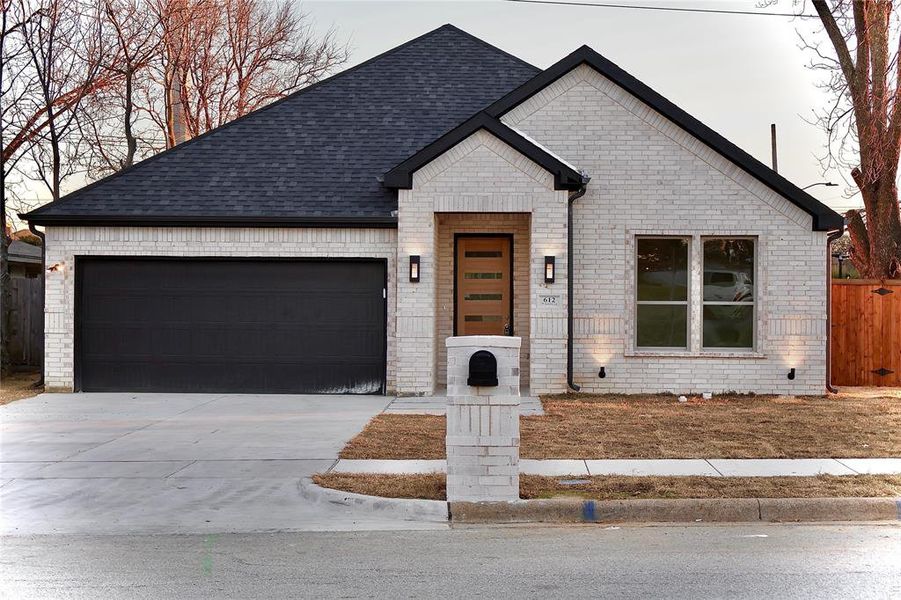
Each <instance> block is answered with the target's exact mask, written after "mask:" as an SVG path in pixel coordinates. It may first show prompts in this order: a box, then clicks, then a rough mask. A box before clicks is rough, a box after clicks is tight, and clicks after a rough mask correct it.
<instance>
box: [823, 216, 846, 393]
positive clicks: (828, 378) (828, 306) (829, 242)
mask: <svg viewBox="0 0 901 600" xmlns="http://www.w3.org/2000/svg"><path fill="white" fill-rule="evenodd" d="M844 233H845V226H844V224H842V226H841V227H840V228H838V229H837V230H836V231H833V232H832V233H830V234H829V235H827V236H826V390H827V391H829V392H830V393H833V394H836V393H838V388H837V387H835V386H833V385H832V242H834V241H835V240H837V239H838V238H840V237H842V235H843V234H844Z"/></svg>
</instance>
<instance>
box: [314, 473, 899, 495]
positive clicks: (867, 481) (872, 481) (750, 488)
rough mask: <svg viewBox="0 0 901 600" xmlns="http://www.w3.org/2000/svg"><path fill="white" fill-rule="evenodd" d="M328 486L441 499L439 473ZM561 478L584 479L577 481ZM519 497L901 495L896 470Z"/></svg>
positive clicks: (665, 482) (532, 484) (331, 480)
mask: <svg viewBox="0 0 901 600" xmlns="http://www.w3.org/2000/svg"><path fill="white" fill-rule="evenodd" d="M313 481H314V482H315V483H316V484H317V485H321V486H323V487H327V488H333V489H338V490H344V491H347V492H354V493H357V494H368V495H370V496H386V497H390V498H422V499H427V500H445V499H446V498H447V496H446V494H445V479H444V475H442V474H428V475H370V474H355V473H329V474H326V475H314V476H313ZM564 481H569V482H573V481H584V482H585V483H579V484H577V485H570V484H565V483H562V482H564ZM519 493H520V496H521V497H522V498H525V499H533V498H561V497H570V498H571V497H576V498H591V499H595V500H622V499H645V498H666V499H674V498H837V497H842V498H851V497H863V498H872V497H898V496H901V475H845V476H835V475H820V476H817V477H626V476H603V477H586V478H584V479H577V480H574V479H570V480H567V479H561V478H559V477H542V476H539V475H522V476H520V478H519Z"/></svg>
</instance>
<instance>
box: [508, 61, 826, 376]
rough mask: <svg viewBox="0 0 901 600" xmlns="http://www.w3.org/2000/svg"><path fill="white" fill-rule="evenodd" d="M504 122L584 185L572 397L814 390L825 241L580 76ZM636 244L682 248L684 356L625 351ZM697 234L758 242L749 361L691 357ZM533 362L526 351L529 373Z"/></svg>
mask: <svg viewBox="0 0 901 600" xmlns="http://www.w3.org/2000/svg"><path fill="white" fill-rule="evenodd" d="M503 120H504V121H505V122H507V123H508V124H509V125H511V126H514V127H516V128H517V129H519V130H521V131H525V132H526V133H527V134H528V135H529V136H531V137H533V138H535V139H537V140H538V141H539V142H541V143H542V144H544V145H545V146H547V147H548V148H550V149H551V150H552V151H554V152H556V153H558V154H560V155H561V156H563V157H564V158H566V159H567V160H568V161H570V162H572V163H573V164H575V165H576V166H577V167H578V168H581V169H585V170H586V171H587V172H588V174H589V175H590V176H591V178H592V180H591V183H590V184H589V186H588V191H587V193H586V195H585V196H584V197H582V198H581V199H579V200H577V201H576V204H575V213H574V225H573V230H574V231H573V233H574V239H575V244H574V245H575V280H574V296H575V302H576V304H575V311H574V312H575V324H574V325H575V344H574V351H575V380H576V382H577V383H579V384H580V385H582V388H583V390H584V391H587V392H653V391H672V392H702V391H713V392H721V391H728V390H735V391H754V392H758V393H794V394H819V393H822V392H823V390H824V381H825V372H826V355H825V353H826V350H825V348H826V324H825V320H826V276H825V259H826V234H825V233H824V232H814V231H811V217H810V216H809V215H808V214H806V213H805V212H803V211H802V210H801V209H799V208H798V207H796V206H795V205H794V204H792V203H790V202H789V201H787V200H786V199H784V198H782V197H781V196H779V195H777V194H776V193H775V192H773V191H772V190H770V189H769V188H767V187H766V186H764V185H763V184H761V183H760V182H759V181H757V180H756V179H754V178H752V177H751V176H750V175H748V174H747V173H745V172H744V171H742V170H741V169H739V168H738V167H737V166H735V165H734V164H732V163H731V162H729V161H727V160H726V159H724V158H723V157H721V156H720V155H719V154H717V153H715V152H714V151H712V150H711V149H710V148H708V147H707V146H705V145H703V144H702V143H700V142H699V141H697V140H696V139H694V138H693V137H692V136H690V135H689V134H687V133H686V132H685V131H683V130H681V129H680V128H678V127H677V126H675V125H674V124H672V123H671V122H669V121H668V120H666V119H665V118H664V117H662V116H661V115H659V114H658V113H656V112H654V111H652V110H651V109H650V108H648V107H647V106H646V105H644V104H642V103H641V102H639V101H638V100H636V99H635V98H634V97H632V96H630V95H629V94H628V93H626V92H625V91H623V90H622V89H621V88H619V87H617V86H616V85H615V84H613V83H612V82H610V81H609V80H607V79H605V78H604V77H603V76H601V75H600V74H598V73H597V72H596V71H594V70H593V69H591V68H590V67H588V66H586V65H582V66H580V67H578V68H576V69H574V70H573V71H572V72H570V73H569V74H567V75H565V76H564V77H562V78H560V79H559V80H558V81H557V82H555V83H554V84H552V85H550V86H548V87H547V88H545V89H544V90H543V91H542V92H540V93H539V94H536V95H535V96H533V97H532V98H530V99H529V100H527V101H525V102H524V103H522V104H520V105H519V106H517V107H516V108H514V109H513V110H512V111H511V112H510V113H508V114H507V115H506V116H505V117H504V118H503ZM645 234H656V235H687V236H692V265H693V275H695V276H694V277H693V278H692V299H693V302H692V304H691V308H690V318H691V321H692V328H691V331H692V335H691V341H690V348H689V350H688V351H687V352H681V353H679V352H672V353H668V354H667V355H661V354H649V355H645V353H637V352H635V351H634V348H633V345H634V344H633V339H634V293H635V292H634V285H633V281H634V277H635V273H634V253H635V248H634V243H635V236H636V235H645ZM709 235H742V236H745V235H750V236H755V237H757V239H758V248H757V252H758V273H757V275H758V277H757V298H758V304H757V308H758V311H757V314H758V321H757V336H758V337H757V340H758V342H757V348H756V352H754V353H751V354H740V353H716V354H713V353H705V352H703V351H702V350H701V341H700V332H701V328H700V324H699V323H700V317H701V307H700V303H699V302H698V301H697V299H698V298H700V286H701V280H700V277H699V275H700V269H701V263H700V260H701V256H700V250H701V248H700V242H701V239H702V237H703V236H709ZM538 355H539V353H538V350H537V349H536V348H535V347H533V348H532V357H533V362H535V358H536V357H537V356H538ZM601 365H603V366H606V370H607V378H606V379H598V377H597V371H598V367H599V366H601ZM791 367H795V368H797V378H796V379H795V380H794V381H789V380H788V379H787V377H786V374H787V372H788V369H789V368H791ZM533 375H534V369H533ZM560 391H562V389H561V390H560Z"/></svg>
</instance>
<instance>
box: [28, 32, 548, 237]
mask: <svg viewBox="0 0 901 600" xmlns="http://www.w3.org/2000/svg"><path fill="white" fill-rule="evenodd" d="M538 72H539V69H537V68H536V67H533V66H532V65H529V64H528V63H525V62H524V61H522V60H520V59H518V58H516V57H514V56H512V55H509V54H507V53H505V52H503V51H501V50H499V49H497V48H495V47H493V46H491V45H489V44H487V43H486V42H483V41H482V40H479V39H478V38H475V37H473V36H471V35H469V34H467V33H465V32H463V31H461V30H459V29H457V28H456V27H453V26H451V25H445V26H443V27H440V28H439V29H436V30H434V31H432V32H429V33H427V34H425V35H423V36H421V37H419V38H416V39H415V40H412V41H410V42H408V43H406V44H404V45H402V46H398V47H397V48H394V49H393V50H390V51H388V52H386V53H385V54H382V55H379V56H377V57H375V58H373V59H371V60H369V61H367V62H365V63H363V64H361V65H358V66H357V67H354V68H352V69H348V70H347V71H344V72H342V73H339V74H337V75H335V76H334V77H331V78H329V79H327V80H325V81H322V82H320V83H319V84H316V85H313V86H310V87H308V88H306V89H304V90H301V91H300V92H297V93H295V94H293V95H291V96H289V97H287V98H285V99H283V100H281V101H279V102H277V103H275V104H272V105H270V106H268V107H266V108H263V109H261V110H259V111H256V112H254V113H251V114H249V115H247V116H246V117H244V118H241V119H238V120H236V121H233V122H232V123H230V124H228V125H225V126H223V127H220V128H218V129H215V130H213V131H211V132H209V133H207V134H205V135H202V136H199V137H197V138H195V139H194V140H191V141H190V142H186V143H184V144H182V145H180V146H177V147H176V148H174V149H172V150H170V151H167V152H163V153H161V154H158V155H156V156H154V157H152V158H149V159H147V160H145V161H143V162H141V163H139V164H137V165H135V166H134V167H132V168H130V169H126V170H124V171H122V172H120V173H117V174H115V175H113V176H111V177H108V178H107V179H104V180H101V181H99V182H96V183H94V184H92V185H89V186H87V187H85V188H82V189H80V190H78V191H76V192H73V193H72V194H69V195H68V196H66V197H65V198H63V199H61V200H59V201H58V202H54V203H51V204H48V205H46V206H44V207H41V208H39V209H37V210H35V211H33V212H31V213H29V214H28V215H26V218H27V219H28V220H29V221H31V222H32V223H37V224H43V223H48V224H49V223H54V222H55V223H64V222H75V221H91V222H120V221H121V222H135V221H142V220H144V221H148V222H151V221H152V222H171V223H173V224H189V223H201V222H205V221H213V220H215V221H219V222H229V221H234V222H235V223H268V222H281V223H287V224H290V223H309V224H314V223H318V224H325V223H329V222H333V221H334V222H356V223H362V222H382V223H385V224H390V223H394V222H396V219H395V218H393V217H392V216H391V211H393V210H395V209H396V208H397V199H396V192H395V191H394V190H393V189H389V188H386V187H383V186H382V185H381V183H380V182H379V177H381V176H382V175H383V174H384V173H385V172H386V171H388V170H389V169H391V168H392V167H393V166H395V165H397V164H398V163H400V162H401V161H403V160H404V159H406V158H408V157H409V156H410V155H412V154H413V153H415V152H416V151H418V150H420V149H421V148H423V147H424V146H426V145H427V144H429V143H431V142H433V141H434V140H435V139H436V138H438V137H440V136H441V135H442V134H444V133H445V132H447V131H449V130H450V129H452V128H454V127H456V126H457V125H459V124H460V123H461V122H462V121H465V120H466V119H468V118H469V117H471V116H472V115H473V114H474V113H476V112H478V111H479V110H480V109H482V108H484V107H486V106H488V105H489V104H491V103H492V102H494V101H495V100H497V99H498V98H500V97H502V96H503V95H504V94H506V93H508V92H510V91H511V90H513V89H514V88H516V87H518V86H519V85H521V84H523V83H524V82H526V81H528V80H529V79H531V78H532V77H534V76H535V75H536V74H537V73H538Z"/></svg>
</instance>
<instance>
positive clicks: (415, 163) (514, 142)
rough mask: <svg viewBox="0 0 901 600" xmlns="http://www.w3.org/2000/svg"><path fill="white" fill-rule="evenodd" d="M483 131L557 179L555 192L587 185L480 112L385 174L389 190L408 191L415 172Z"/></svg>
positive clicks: (566, 167)
mask: <svg viewBox="0 0 901 600" xmlns="http://www.w3.org/2000/svg"><path fill="white" fill-rule="evenodd" d="M481 129H484V130H486V131H488V132H489V133H491V134H492V135H493V136H495V137H496V138H498V139H500V140H501V141H502V142H504V143H505V144H507V145H509V146H510V147H512V148H513V149H514V150H516V151H517V152H519V153H521V154H523V155H524V156H526V157H527V158H529V159H531V160H533V161H535V162H536V163H537V164H539V165H540V166H541V167H543V168H544V169H545V170H546V171H548V172H549V173H551V174H552V175H553V176H554V189H555V190H577V189H579V188H581V187H582V186H583V185H584V184H585V183H586V182H587V178H585V177H583V175H582V174H581V173H579V172H578V171H576V170H575V169H573V168H572V167H571V166H569V165H567V164H566V163H565V162H563V161H562V160H560V159H559V158H557V157H556V156H554V155H553V154H551V153H550V152H548V151H547V150H545V149H544V148H542V147H541V146H539V145H537V144H536V143H535V142H533V141H531V140H529V139H528V138H526V137H524V136H523V135H521V134H519V133H517V132H516V131H515V130H513V129H511V128H510V127H508V126H507V125H504V124H503V123H501V122H500V121H499V120H498V119H496V118H494V117H492V116H490V115H488V114H487V113H485V112H478V113H476V115H475V116H474V117H472V118H470V119H469V120H467V121H465V122H463V123H461V124H460V125H458V126H457V127H455V128H453V129H451V130H450V131H448V132H447V133H445V134H444V135H442V136H441V137H440V138H438V139H437V140H435V141H434V142H432V143H431V144H429V145H428V146H426V147H425V148H423V149H422V150H420V151H419V152H417V153H416V154H414V155H413V156H411V157H410V158H408V159H406V160H405V161H403V162H402V163H400V164H399V165H397V166H396V167H394V168H393V169H391V170H390V171H388V172H387V173H385V179H384V185H385V187H389V188H400V189H405V190H408V189H410V188H412V187H413V173H414V172H416V171H417V170H418V169H421V168H422V167H423V166H425V165H426V164H428V163H430V162H431V161H433V160H435V159H436V158H437V157H439V156H441V155H442V154H444V153H445V152H447V151H448V150H450V149H451V148H453V147H454V146H456V145H457V144H459V143H460V142H462V141H463V140H465V139H466V138H468V137H469V136H471V135H472V134H474V133H476V132H477V131H479V130H481Z"/></svg>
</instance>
